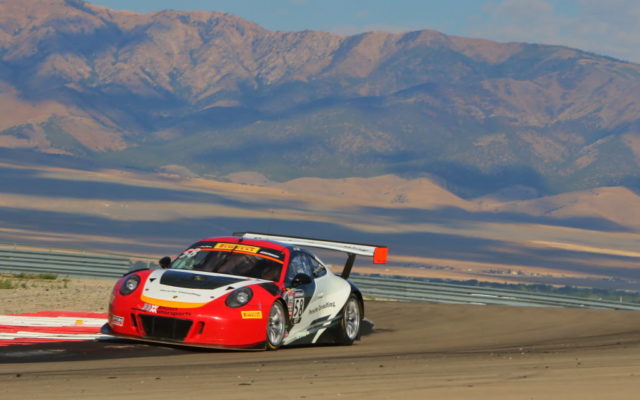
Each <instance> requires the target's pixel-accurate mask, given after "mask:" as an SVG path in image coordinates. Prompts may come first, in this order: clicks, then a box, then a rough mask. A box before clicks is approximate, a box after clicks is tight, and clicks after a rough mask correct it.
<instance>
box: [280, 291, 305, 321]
mask: <svg viewBox="0 0 640 400" xmlns="http://www.w3.org/2000/svg"><path fill="white" fill-rule="evenodd" d="M283 298H284V300H285V302H286V303H287V309H288V310H289V319H290V320H291V323H292V324H297V323H298V322H300V319H302V313H303V312H304V291H303V290H300V289H289V290H287V291H286V292H285V294H284V296H283Z"/></svg>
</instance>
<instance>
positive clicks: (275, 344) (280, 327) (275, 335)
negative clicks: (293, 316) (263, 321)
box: [266, 301, 287, 350]
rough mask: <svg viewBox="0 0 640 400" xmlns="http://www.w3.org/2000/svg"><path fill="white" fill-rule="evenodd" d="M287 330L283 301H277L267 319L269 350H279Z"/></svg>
mask: <svg viewBox="0 0 640 400" xmlns="http://www.w3.org/2000/svg"><path fill="white" fill-rule="evenodd" d="M286 331H287V317H286V315H285V312H284V307H283V305H282V303H281V302H279V301H276V302H274V303H273V305H272V306H271V310H270V311H269V320H268V321H267V346H266V347H267V350H277V349H279V348H280V346H282V342H283V341H284V336H285V333H286Z"/></svg>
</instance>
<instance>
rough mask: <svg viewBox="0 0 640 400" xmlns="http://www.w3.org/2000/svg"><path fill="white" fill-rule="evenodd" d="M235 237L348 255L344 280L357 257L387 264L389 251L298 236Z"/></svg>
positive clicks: (239, 233)
mask: <svg viewBox="0 0 640 400" xmlns="http://www.w3.org/2000/svg"><path fill="white" fill-rule="evenodd" d="M233 236H240V237H242V238H246V239H254V240H270V241H273V242H280V243H284V244H290V245H294V246H303V247H315V248H318V249H327V250H335V251H340V252H343V253H347V254H348V258H347V261H346V263H345V265H344V268H343V269H342V274H341V275H340V276H342V278H344V279H347V278H349V275H350V274H351V269H352V268H353V263H354V262H355V260H356V255H359V256H366V257H373V263H374V264H386V262H387V254H388V249H387V247H386V246H377V245H373V244H362V243H349V242H337V241H332V240H323V239H312V238H305V237H298V236H282V235H272V234H269V233H256V232H235V233H234V234H233Z"/></svg>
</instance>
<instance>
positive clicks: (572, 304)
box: [351, 275, 640, 311]
mask: <svg viewBox="0 0 640 400" xmlns="http://www.w3.org/2000/svg"><path fill="white" fill-rule="evenodd" d="M351 280H352V281H353V282H354V283H356V285H358V287H359V288H360V290H361V291H362V293H363V294H364V295H365V296H369V297H373V298H379V299H390V300H404V301H425V302H431V303H450V304H478V305H503V306H519V307H567V308H589V309H613V310H633V311H640V304H634V303H623V302H615V301H609V300H600V299H588V298H582V297H571V296H562V295H554V294H549V293H532V292H524V291H517V290H507V289H497V288H489V287H478V286H468V285H455V284H447V283H434V282H427V281H417V280H413V279H403V278H390V277H375V276H367V275H354V276H352V277H351Z"/></svg>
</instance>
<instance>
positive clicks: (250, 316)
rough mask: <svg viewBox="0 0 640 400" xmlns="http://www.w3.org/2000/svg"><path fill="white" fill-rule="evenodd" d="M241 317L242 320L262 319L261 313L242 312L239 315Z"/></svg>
mask: <svg viewBox="0 0 640 400" xmlns="http://www.w3.org/2000/svg"><path fill="white" fill-rule="evenodd" d="M240 314H241V315H242V319H262V311H260V310H255V311H242V312H241V313H240Z"/></svg>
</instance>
